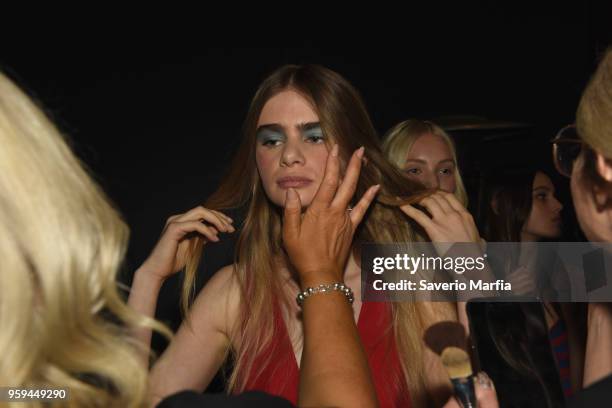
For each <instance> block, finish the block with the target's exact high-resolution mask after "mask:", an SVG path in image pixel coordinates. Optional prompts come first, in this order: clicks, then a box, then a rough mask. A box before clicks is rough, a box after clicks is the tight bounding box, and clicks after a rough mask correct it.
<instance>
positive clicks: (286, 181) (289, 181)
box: [276, 176, 312, 189]
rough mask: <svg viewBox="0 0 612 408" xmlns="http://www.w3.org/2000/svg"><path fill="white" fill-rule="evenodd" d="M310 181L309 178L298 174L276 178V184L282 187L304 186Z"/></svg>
mask: <svg viewBox="0 0 612 408" xmlns="http://www.w3.org/2000/svg"><path fill="white" fill-rule="evenodd" d="M310 183H312V180H311V179H309V178H306V177H298V176H288V177H281V178H279V179H278V180H276V184H278V186H279V187H280V188H282V189H287V188H300V187H305V186H307V185H309V184H310Z"/></svg>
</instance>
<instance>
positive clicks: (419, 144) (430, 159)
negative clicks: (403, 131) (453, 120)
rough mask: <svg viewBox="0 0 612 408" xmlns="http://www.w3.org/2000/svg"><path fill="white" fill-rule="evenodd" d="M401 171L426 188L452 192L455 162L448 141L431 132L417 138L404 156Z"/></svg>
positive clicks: (454, 182)
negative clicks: (404, 159)
mask: <svg viewBox="0 0 612 408" xmlns="http://www.w3.org/2000/svg"><path fill="white" fill-rule="evenodd" d="M403 171H404V173H405V174H406V176H407V177H408V178H410V179H412V180H415V181H418V182H420V183H422V184H424V185H425V186H426V187H428V188H436V189H440V190H442V191H446V192H448V193H454V192H455V190H456V188H457V184H456V176H455V172H456V163H455V161H454V160H453V155H452V153H451V150H450V147H449V146H448V143H446V141H445V140H444V139H443V138H442V137H441V136H437V135H434V134H432V133H425V134H423V135H421V136H419V137H418V138H417V140H416V141H415V142H414V144H413V145H412V148H411V149H410V151H409V152H408V155H407V156H406V161H405V162H404V166H403Z"/></svg>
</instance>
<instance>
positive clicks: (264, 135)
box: [257, 129, 285, 147]
mask: <svg viewBox="0 0 612 408" xmlns="http://www.w3.org/2000/svg"><path fill="white" fill-rule="evenodd" d="M284 141H285V135H284V134H282V133H281V132H277V131H274V130H270V129H262V130H260V131H259V132H257V142H258V143H259V144H260V145H262V146H266V147H274V146H278V145H279V144H281V143H283V142H284Z"/></svg>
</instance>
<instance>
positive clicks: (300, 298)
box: [295, 282, 355, 306]
mask: <svg viewBox="0 0 612 408" xmlns="http://www.w3.org/2000/svg"><path fill="white" fill-rule="evenodd" d="M334 290H335V291H339V292H342V293H344V296H346V300H348V302H349V303H350V304H352V303H353V300H354V299H355V298H354V296H353V291H352V290H351V288H349V287H348V286H346V285H345V284H344V283H340V282H336V283H328V284H322V285H319V286H315V287H314V288H307V289H306V290H305V291H303V292H300V293H298V295H297V298H296V299H295V300H296V302H297V304H298V306H302V304H303V303H304V300H305V299H306V298H307V297H309V296H312V295H316V294H317V293H326V292H331V291H334Z"/></svg>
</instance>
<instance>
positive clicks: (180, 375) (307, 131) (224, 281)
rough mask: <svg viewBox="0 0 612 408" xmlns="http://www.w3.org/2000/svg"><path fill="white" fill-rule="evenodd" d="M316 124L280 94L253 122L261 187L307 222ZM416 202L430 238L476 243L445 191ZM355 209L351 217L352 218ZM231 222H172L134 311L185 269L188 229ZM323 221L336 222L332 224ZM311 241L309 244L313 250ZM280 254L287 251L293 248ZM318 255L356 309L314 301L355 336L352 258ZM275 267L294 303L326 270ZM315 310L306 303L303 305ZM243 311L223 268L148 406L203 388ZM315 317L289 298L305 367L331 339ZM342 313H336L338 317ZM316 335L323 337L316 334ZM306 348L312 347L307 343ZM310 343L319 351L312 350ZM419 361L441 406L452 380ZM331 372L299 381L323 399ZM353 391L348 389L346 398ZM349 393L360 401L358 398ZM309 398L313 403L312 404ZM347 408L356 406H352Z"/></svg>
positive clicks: (224, 228) (316, 158)
mask: <svg viewBox="0 0 612 408" xmlns="http://www.w3.org/2000/svg"><path fill="white" fill-rule="evenodd" d="M318 121H319V118H318V116H317V115H316V113H315V111H314V109H313V108H312V106H311V105H310V104H309V103H308V101H307V100H306V99H304V98H303V97H302V96H301V95H300V94H299V93H296V92H294V91H292V90H287V91H283V92H280V93H279V94H277V95H275V96H274V97H272V98H270V99H269V100H268V101H267V103H266V104H265V105H264V107H263V109H262V112H261V115H260V117H259V120H258V130H259V131H258V134H257V144H256V163H257V171H258V173H259V176H260V180H261V185H262V187H263V189H264V191H265V193H266V195H267V196H268V198H269V199H270V201H271V202H272V203H274V204H276V205H277V206H279V207H283V206H284V205H285V202H286V200H287V199H288V194H289V191H290V189H291V190H292V191H293V193H295V196H297V197H295V196H294V197H293V198H292V199H293V200H295V199H298V200H299V203H300V212H301V213H303V212H304V210H306V212H305V213H304V217H305V218H304V220H305V219H306V216H307V215H308V211H311V209H310V206H311V204H312V203H313V200H315V197H316V196H317V191H319V186H320V185H323V184H322V182H323V179H324V177H325V169H326V168H327V167H326V166H327V161H328V159H329V156H330V149H329V147H328V146H330V145H331V143H329V141H328V143H326V141H325V140H324V139H322V137H324V136H323V135H321V133H320V131H319V130H318V129H317V127H316V124H317V123H318ZM264 131H265V132H264ZM358 154H363V152H361V153H359V150H358V151H357V152H355V153H354V155H353V156H355V155H358ZM364 160H365V158H364ZM349 167H350V165H349ZM347 171H348V170H347ZM342 176H343V177H344V180H343V182H342V183H344V182H345V181H346V180H350V179H351V177H349V174H348V172H347V173H346V174H343V175H342ZM341 189H342V187H340V188H339V190H341ZM293 193H291V194H293ZM367 194H368V193H366V195H367ZM449 196H450V197H449ZM420 204H421V205H423V206H424V207H425V208H427V209H428V210H429V211H430V213H431V214H433V217H434V218H433V219H430V218H429V217H427V216H425V215H424V213H422V212H420V211H419V210H416V209H415V211H417V212H418V213H414V212H411V211H410V210H411V209H403V210H404V211H405V212H406V213H407V214H409V215H411V214H412V215H411V216H412V217H413V218H414V217H416V218H418V219H419V220H421V222H424V223H425V224H426V227H425V229H426V230H427V231H428V232H429V233H430V237H431V239H432V241H438V242H453V241H459V242H478V231H477V230H476V228H475V225H474V223H473V220H472V218H471V216H469V214H466V213H467V212H466V211H465V209H464V208H463V207H462V206H461V205H460V204H459V203H458V201H457V200H456V198H455V197H454V196H452V195H451V194H448V193H444V192H438V193H436V194H434V195H433V196H431V197H429V198H426V199H424V200H423V201H422V202H421V203H420ZM356 208H357V207H355V208H354V209H353V211H351V212H354V211H355V209H356ZM358 213H359V211H358ZM358 213H357V214H358ZM421 215H423V216H425V217H427V220H423V219H421ZM304 220H303V222H304ZM202 221H203V222H202ZM345 221H346V219H345ZM231 224H232V221H231V220H230V219H229V218H228V217H227V216H225V215H224V214H222V213H219V212H216V211H212V210H208V209H206V208H201V207H199V208H196V209H193V210H191V211H189V212H187V213H185V214H180V215H177V216H174V217H171V218H170V219H169V221H168V224H167V226H166V229H165V230H164V233H163V234H162V237H161V238H160V241H159V242H158V244H157V246H156V248H155V249H154V251H153V252H152V254H151V255H150V256H149V258H148V259H147V260H146V261H145V263H144V264H143V265H142V266H141V268H139V270H138V271H137V272H136V275H135V278H134V285H133V287H132V292H131V294H130V299H129V302H130V305H132V306H133V307H134V308H135V309H136V310H138V311H140V312H141V313H142V314H145V315H148V316H153V314H154V312H155V305H156V302H157V295H158V293H159V288H160V287H161V285H162V284H163V281H164V280H165V279H166V278H167V277H169V276H171V275H172V274H173V273H176V272H177V271H178V270H179V269H180V268H181V267H182V266H184V263H185V259H184V255H183V254H184V249H185V247H186V245H188V244H189V241H188V239H185V238H186V237H187V236H188V234H189V233H190V232H197V233H199V234H200V235H201V236H202V237H204V238H205V240H206V241H209V240H212V241H215V240H218V237H217V234H218V232H232V231H233V227H232V226H231ZM328 224H329V225H332V224H331V223H328ZM332 236H333V234H332ZM322 242H323V241H320V242H319V241H317V240H314V241H313V245H314V243H322ZM313 245H310V246H309V249H310V248H311V247H313ZM331 247H334V246H333V245H331V246H330V245H323V246H322V247H321V250H322V251H324V249H325V248H331ZM286 249H288V250H289V248H286ZM311 255H312V254H311ZM327 255H329V253H328V254H327ZM290 256H291V257H292V258H295V257H296V255H295V253H294V254H293V255H291V254H290ZM318 258H321V259H333V260H334V262H335V263H334V265H335V268H333V270H334V272H333V273H335V274H337V275H338V276H339V277H341V278H342V280H343V281H344V283H345V284H346V285H347V286H349V287H351V288H352V289H353V292H354V298H355V300H354V302H353V304H352V307H349V308H347V307H346V305H344V304H343V303H341V301H345V300H344V299H342V298H341V297H340V298H339V297H338V296H336V297H335V298H334V297H333V296H331V297H326V296H323V298H324V299H326V300H323V301H319V302H324V301H326V302H332V299H335V300H334V302H336V303H338V302H340V304H342V305H343V306H342V307H343V308H344V311H341V310H340V311H336V312H338V313H344V315H346V311H347V310H348V311H349V315H352V322H351V321H350V320H349V322H351V324H348V325H347V324H346V321H344V322H343V323H342V326H341V327H344V329H346V330H344V329H343V330H342V332H343V333H345V334H346V333H348V332H350V331H351V330H352V328H353V326H354V322H355V321H357V320H358V318H359V313H360V311H361V301H360V299H361V292H360V289H361V268H360V267H359V265H358V263H357V262H356V260H355V258H354V257H353V256H348V260H346V261H342V262H340V263H339V264H337V262H338V260H342V259H343V257H342V256H336V255H333V256H331V258H326V257H324V256H320V257H319V256H308V257H306V259H307V260H313V259H315V260H316V259H318ZM344 259H346V258H344ZM293 262H294V261H293V259H292V263H293ZM298 264H299V262H298ZM277 265H278V269H277V271H275V272H276V273H278V274H279V276H280V279H281V280H282V282H283V285H284V287H283V290H284V291H285V293H286V294H287V296H289V298H294V297H295V294H296V293H298V291H300V290H301V289H302V288H303V287H304V285H305V284H306V283H308V285H307V286H312V284H311V283H314V284H316V283H317V282H318V278H317V279H311V278H306V276H311V277H312V276H315V275H313V274H314V271H315V270H317V269H321V268H322V267H321V266H320V265H319V266H316V267H313V266H312V265H309V264H308V262H306V263H304V264H303V265H302V266H300V267H298V268H297V270H296V268H290V267H289V266H288V265H286V264H284V263H283V262H281V261H279V262H278V263H277ZM294 266H295V265H294ZM323 270H325V269H323ZM308 300H309V301H310V300H312V299H308ZM312 304H313V303H311V305H312ZM315 304H317V303H315ZM311 307H312V306H308V308H311ZM317 307H322V309H319V310H326V313H328V312H329V311H328V310H327V307H332V304H331V303H329V304H327V305H323V306H317ZM315 309H316V307H315ZM239 311H240V291H239V288H238V285H237V282H236V281H235V279H234V277H233V274H232V266H231V265H230V266H227V267H225V268H222V269H221V270H219V271H218V272H217V273H216V274H215V275H214V276H213V277H212V278H211V279H210V281H209V282H208V283H207V284H206V286H205V287H204V288H203V289H202V291H201V292H200V293H199V294H198V296H197V297H196V299H195V301H194V304H193V305H192V308H191V310H190V314H189V316H188V321H189V325H188V324H186V323H184V324H183V325H181V327H180V328H179V330H178V332H177V334H176V336H175V338H174V339H173V341H172V342H171V344H170V345H169V346H168V348H167V349H166V351H165V352H164V354H163V355H162V356H161V357H160V359H159V360H158V361H157V363H156V364H155V365H154V367H153V368H152V370H151V374H150V384H151V392H152V401H153V403H157V402H158V401H159V400H160V399H162V398H163V397H165V396H167V395H170V394H172V393H175V392H177V391H179V390H183V389H192V390H196V391H202V390H204V389H205V388H206V387H207V386H208V384H209V382H210V381H211V379H212V378H213V376H214V375H215V373H216V372H217V371H218V369H219V367H220V366H221V364H222V362H223V360H224V359H225V356H226V350H227V349H228V348H229V347H236V346H237V345H236V344H232V343H231V338H232V336H231V335H230V334H231V329H232V327H235V326H234V323H235V322H237V321H238V319H239V317H240V316H239ZM302 312H304V313H302ZM309 315H310V316H311V317H312V316H313V315H314V316H315V317H314V318H310V319H309V318H308V317H307V316H309ZM317 315H319V316H320V315H321V314H320V313H319V314H317V313H306V310H305V309H304V310H300V309H299V307H298V306H297V305H296V304H295V303H294V302H290V310H289V311H288V314H287V316H285V323H286V326H287V331H288V334H289V337H290V341H291V344H292V347H293V351H294V355H295V358H296V362H297V364H298V366H299V365H300V363H304V364H306V361H316V356H315V360H312V359H308V357H307V356H304V357H302V354H303V352H306V353H308V351H307V350H308V349H309V348H310V349H311V350H313V349H316V350H320V349H321V347H316V340H314V339H316V338H317V337H316V336H317V334H316V333H318V334H321V335H324V336H325V335H331V334H332V333H334V331H333V330H331V328H328V329H323V330H322V331H318V329H316V327H319V328H320V327H323V326H324V325H325V324H328V323H329V322H325V321H323V320H322V319H317V318H316V316H317ZM341 316H342V315H339V318H341ZM345 317H346V316H345ZM305 334H306V335H307V336H308V337H309V338H310V339H313V341H311V342H310V343H308V344H305V337H304V336H305ZM313 334H314V337H313ZM349 334H350V333H349ZM353 334H354V332H353ZM148 336H149V337H145V336H144V335H142V336H141V337H140V338H142V339H143V341H144V342H145V344H149V341H150V340H149V339H150V334H149V335H148ZM324 336H323V337H324ZM349 338H350V335H349ZM319 339H320V340H321V339H322V337H321V338H319ZM322 341H323V342H324V343H327V344H329V343H330V339H328V338H326V339H324V340H322ZM306 342H308V340H307V339H306ZM309 344H310V346H309ZM313 344H315V346H312V345H313ZM349 344H350V339H349ZM341 350H343V349H338V350H336V352H340V351H341ZM311 356H312V354H311ZM355 356H357V357H356V358H354V359H353V360H351V359H348V360H347V359H342V360H344V361H353V362H354V364H355V365H359V364H361V363H360V362H359V361H362V360H360V357H358V354H357V355H354V357H355ZM425 360H426V361H425V366H426V367H428V368H427V373H428V376H427V378H426V383H427V389H428V390H435V391H431V392H432V393H433V395H432V396H434V397H438V398H439V399H442V398H443V400H446V398H447V395H448V394H449V384H448V379H447V377H446V375H445V374H444V372H443V370H442V369H441V367H440V363H439V359H438V357H437V356H428V355H426V356H425ZM317 367H321V365H320V364H317V363H314V362H311V363H310V365H308V367H304V368H305V369H308V370H310V371H311V373H312V372H315V373H316V371H317ZM365 371H367V370H365ZM336 373H337V376H336V375H333V376H331V375H330V378H336V379H337V380H339V381H340V382H342V380H343V379H346V380H347V382H346V384H349V382H350V381H348V380H349V378H348V377H345V376H343V375H342V374H341V373H339V372H336ZM329 374H330V372H325V371H323V372H319V373H317V374H316V375H314V376H310V379H309V380H308V378H309V377H308V375H306V374H303V375H306V377H305V379H304V381H306V382H309V383H310V385H311V386H312V387H311V388H310V389H311V390H314V391H313V393H314V395H319V396H321V395H323V394H321V392H323V393H325V392H326V391H321V388H320V387H319V386H318V385H317V382H316V378H319V377H320V376H321V375H323V376H325V375H329ZM353 375H357V374H353ZM368 375H369V374H368V373H365V372H364V371H360V372H359V376H360V378H362V379H363V381H364V382H365V383H367V381H368V380H367V377H368ZM313 379H314V381H313ZM313 384H314V385H313ZM300 385H301V386H303V385H304V384H303V383H301V384H300ZM309 387H310V386H309ZM328 390H329V388H328ZM332 391H333V390H332ZM349 394H351V393H350V392H349ZM353 394H354V395H357V393H353ZM303 398H306V397H305V396H304V394H300V400H303ZM362 400H364V401H369V400H370V399H367V398H365V397H364V398H362ZM308 401H309V402H312V400H308ZM324 405H329V404H324ZM331 405H338V404H331ZM340 405H342V404H340ZM439 405H442V401H439ZM348 406H355V405H354V404H349V405H348Z"/></svg>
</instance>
